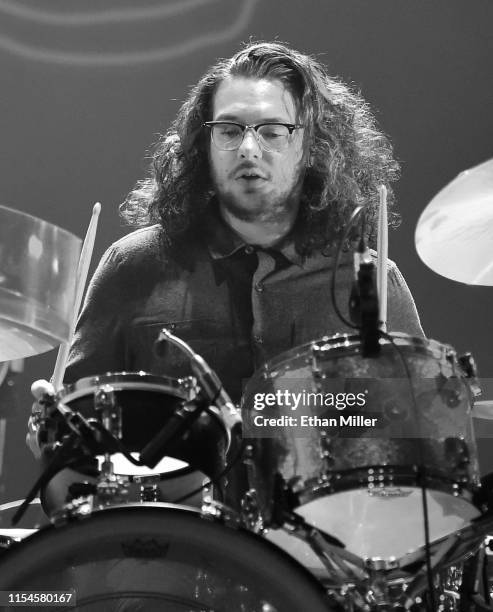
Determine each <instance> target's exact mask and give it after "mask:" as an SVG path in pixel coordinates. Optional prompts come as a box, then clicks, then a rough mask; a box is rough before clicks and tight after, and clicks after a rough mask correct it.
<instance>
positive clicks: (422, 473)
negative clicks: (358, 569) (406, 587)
mask: <svg viewBox="0 0 493 612" xmlns="http://www.w3.org/2000/svg"><path fill="white" fill-rule="evenodd" d="M380 334H381V336H382V338H385V339H386V340H388V341H389V342H390V344H391V345H392V347H393V348H394V350H395V351H396V352H397V354H398V355H399V358H400V359H401V361H402V365H403V366H404V371H405V373H406V378H407V380H408V381H409V389H410V392H411V401H412V403H411V405H412V408H413V411H414V416H415V419H416V423H418V424H419V422H420V419H419V410H418V402H417V400H416V394H415V392H414V386H413V384H412V376H411V371H410V370H409V366H408V364H407V361H406V359H405V357H404V354H403V352H402V351H401V349H400V347H399V346H398V345H397V343H396V342H395V338H394V337H393V336H392V335H391V334H388V333H387V332H384V331H381V332H380ZM418 460H419V464H420V465H418V469H419V472H418V483H419V486H420V489H421V500H422V506H423V522H424V532H425V533H424V535H425V562H426V576H427V582H428V590H429V599H430V605H431V609H430V612H436V608H435V587H434V584H433V568H432V567H431V550H430V549H431V540H430V517H429V512H428V499H427V497H426V491H427V488H426V468H425V465H424V455H423V448H422V439H421V437H418Z"/></svg>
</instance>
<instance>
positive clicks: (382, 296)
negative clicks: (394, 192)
mask: <svg viewBox="0 0 493 612" xmlns="http://www.w3.org/2000/svg"><path fill="white" fill-rule="evenodd" d="M378 192H379V194H380V208H379V210H378V238H377V250H378V253H377V292H378V304H379V315H378V320H379V321H380V329H381V330H382V331H384V332H385V331H387V258H388V251H389V238H388V232H389V228H388V225H387V188H386V187H385V185H380V187H379V188H378Z"/></svg>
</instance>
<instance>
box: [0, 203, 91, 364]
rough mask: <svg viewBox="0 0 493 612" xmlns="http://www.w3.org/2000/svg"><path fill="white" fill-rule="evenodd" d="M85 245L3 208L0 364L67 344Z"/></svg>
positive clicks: (0, 209)
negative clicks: (77, 278)
mask: <svg viewBox="0 0 493 612" xmlns="http://www.w3.org/2000/svg"><path fill="white" fill-rule="evenodd" d="M81 244H82V241H81V240H80V238H77V236H74V235H73V234H71V233H69V232H67V231H65V230H63V229H61V228H59V227H57V226H56V225H52V224H51V223H47V222H46V221H42V220H41V219H37V218H36V217H33V216H31V215H27V214H25V213H22V212H19V211H17V210H13V209H11V208H6V207H4V206H0V362H2V361H10V360H12V359H20V358H22V357H29V356H30V355H36V354H38V353H43V352H44V351H47V350H49V349H51V348H54V347H56V346H58V345H59V344H61V343H62V342H66V341H67V340H68V339H69V337H70V323H71V320H72V312H73V306H74V298H75V282H76V275H77V265H78V261H79V254H80V249H81Z"/></svg>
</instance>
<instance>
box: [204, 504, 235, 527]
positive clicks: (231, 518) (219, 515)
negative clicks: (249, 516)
mask: <svg viewBox="0 0 493 612" xmlns="http://www.w3.org/2000/svg"><path fill="white" fill-rule="evenodd" d="M201 510H202V516H203V517H205V518H210V519H219V520H221V521H222V522H223V523H224V525H226V526H227V527H232V528H234V529H236V528H238V527H240V526H241V520H240V517H239V515H238V514H237V513H236V512H235V511H234V510H231V508H228V506H225V505H224V504H221V502H218V501H214V500H211V501H210V502H209V503H207V504H205V503H204V504H202V508H201Z"/></svg>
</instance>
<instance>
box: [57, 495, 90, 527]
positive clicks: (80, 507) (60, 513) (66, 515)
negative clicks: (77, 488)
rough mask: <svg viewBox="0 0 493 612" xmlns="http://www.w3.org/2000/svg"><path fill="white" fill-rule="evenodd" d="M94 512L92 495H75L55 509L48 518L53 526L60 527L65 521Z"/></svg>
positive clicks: (84, 516) (87, 515) (85, 516)
mask: <svg viewBox="0 0 493 612" xmlns="http://www.w3.org/2000/svg"><path fill="white" fill-rule="evenodd" d="M93 512H94V496H93V495H86V496H84V497H77V498H75V499H73V500H72V501H71V502H69V503H67V504H64V506H63V508H61V510H57V511H56V512H55V513H54V514H52V515H51V516H50V520H51V522H52V524H53V525H54V526H55V527H61V526H63V525H66V524H67V523H69V522H71V521H73V520H76V519H83V518H88V517H90V516H91V515H92V514H93Z"/></svg>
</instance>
